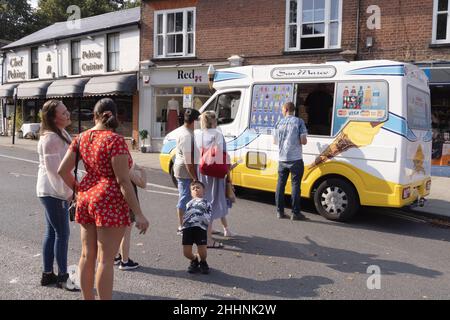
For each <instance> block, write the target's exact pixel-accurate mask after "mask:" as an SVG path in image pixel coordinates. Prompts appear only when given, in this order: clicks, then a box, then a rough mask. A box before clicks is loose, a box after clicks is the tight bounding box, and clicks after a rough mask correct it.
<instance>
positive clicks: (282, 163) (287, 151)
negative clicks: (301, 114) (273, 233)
mask: <svg viewBox="0 0 450 320" xmlns="http://www.w3.org/2000/svg"><path fill="white" fill-rule="evenodd" d="M294 112H295V105H294V104H293V103H292V102H287V103H285V104H284V105H283V108H282V113H283V116H284V118H282V119H281V120H280V121H279V122H278V123H277V125H276V126H275V132H274V143H275V144H278V148H279V158H278V161H279V164H278V183H277V191H276V195H275V200H276V204H277V216H278V218H279V219H282V218H286V217H287V216H286V215H285V213H284V193H285V188H286V183H287V180H288V177H289V173H290V174H291V184H292V196H291V198H292V216H291V220H305V219H306V218H305V216H304V215H303V214H302V213H301V212H300V193H301V192H300V183H301V180H302V177H303V171H304V164H303V154H302V145H305V144H306V143H307V138H306V137H307V134H308V131H307V129H306V126H305V122H304V121H303V120H302V119H300V118H297V117H295V116H294Z"/></svg>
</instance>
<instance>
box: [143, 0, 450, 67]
mask: <svg viewBox="0 0 450 320" xmlns="http://www.w3.org/2000/svg"><path fill="white" fill-rule="evenodd" d="M343 1H344V3H343V11H342V13H343V22H342V39H341V48H342V50H341V51H342V52H345V51H354V50H356V40H355V39H356V29H357V28H356V26H357V22H356V20H357V19H356V12H357V4H358V1H357V0H343ZM370 5H378V6H379V7H380V8H381V29H380V30H369V29H368V28H367V26H366V21H367V19H368V18H369V16H370V14H368V13H366V9H367V8H368V7H369V6H370ZM192 6H194V7H196V14H197V20H196V59H188V60H185V59H183V60H181V59H179V60H180V61H178V60H177V61H178V62H177V63H202V62H215V61H221V62H224V61H226V59H227V58H228V57H230V56H232V55H235V54H237V55H240V56H242V57H244V58H245V60H244V64H271V63H296V62H311V63H317V62H324V61H326V60H329V59H333V58H340V57H342V55H341V53H342V52H325V53H323V52H321V53H311V52H308V53H297V54H285V53H283V51H284V45H285V43H284V41H285V40H284V39H285V14H286V2H285V1H283V0H278V1H273V0H254V1H247V0H158V1H143V4H142V28H141V35H142V37H141V46H142V47H141V60H148V59H152V58H153V16H154V11H155V10H164V9H174V8H183V7H192ZM432 21H433V0H417V1H405V0H403V1H401V0H381V1H374V0H361V14H360V37H359V56H358V59H359V60H366V59H393V60H402V61H425V60H449V59H450V46H448V47H441V48H430V44H431V40H432V33H431V32H432ZM368 36H372V37H373V38H374V47H373V48H372V49H370V50H369V49H367V48H366V46H365V42H366V38H367V37H368ZM344 57H345V58H350V59H351V58H352V55H351V54H350V55H348V56H347V55H344ZM157 63H158V64H165V63H169V64H173V63H174V61H173V60H172V61H167V62H164V61H161V60H159V61H158V62H157Z"/></svg>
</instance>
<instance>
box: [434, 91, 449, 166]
mask: <svg viewBox="0 0 450 320" xmlns="http://www.w3.org/2000/svg"><path fill="white" fill-rule="evenodd" d="M430 89H431V126H432V130H433V143H432V153H431V158H432V162H431V163H432V164H433V165H438V166H450V94H449V91H450V86H448V85H437V86H431V87H430Z"/></svg>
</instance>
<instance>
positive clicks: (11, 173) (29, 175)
mask: <svg viewBox="0 0 450 320" xmlns="http://www.w3.org/2000/svg"><path fill="white" fill-rule="evenodd" d="M9 174H10V175H13V176H15V177H16V178H19V177H31V178H37V175H35V174H25V173H17V172H10V173H9Z"/></svg>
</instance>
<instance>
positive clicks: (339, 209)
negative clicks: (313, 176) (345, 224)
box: [314, 178, 359, 221]
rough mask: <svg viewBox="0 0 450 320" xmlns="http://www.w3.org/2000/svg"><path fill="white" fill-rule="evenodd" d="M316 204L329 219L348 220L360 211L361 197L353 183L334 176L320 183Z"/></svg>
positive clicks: (315, 197)
mask: <svg viewBox="0 0 450 320" xmlns="http://www.w3.org/2000/svg"><path fill="white" fill-rule="evenodd" d="M314 205H315V207H316V210H317V211H318V212H319V213H320V215H321V216H323V217H325V218H327V219H329V220H335V221H348V220H350V219H351V218H352V217H353V216H354V215H355V214H356V213H357V212H358V210H359V199H358V195H357V193H356V191H355V189H354V188H353V186H352V185H351V184H349V183H348V182H346V181H344V180H342V179H335V178H334V179H327V180H325V181H323V182H322V183H321V184H320V185H319V187H318V188H317V190H316V192H315V193H314Z"/></svg>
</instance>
